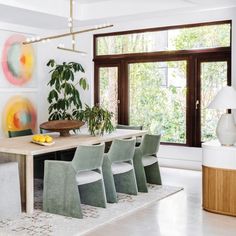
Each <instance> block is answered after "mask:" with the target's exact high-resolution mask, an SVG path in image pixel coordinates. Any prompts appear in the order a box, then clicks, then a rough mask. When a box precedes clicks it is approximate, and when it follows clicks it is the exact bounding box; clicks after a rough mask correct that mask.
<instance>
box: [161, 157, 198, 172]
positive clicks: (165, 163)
mask: <svg viewBox="0 0 236 236" xmlns="http://www.w3.org/2000/svg"><path fill="white" fill-rule="evenodd" d="M158 161H159V165H160V166H161V167H171V168H178V169H187V170H198V171H199V170H200V171H201V170H202V162H200V161H190V160H189V161H186V160H177V159H172V158H169V159H168V158H161V157H159V158H158Z"/></svg>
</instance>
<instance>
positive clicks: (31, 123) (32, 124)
mask: <svg viewBox="0 0 236 236" xmlns="http://www.w3.org/2000/svg"><path fill="white" fill-rule="evenodd" d="M0 100H1V107H0V113H1V117H0V122H1V130H0V136H5V137H7V136H8V131H9V130H10V131H18V130H24V129H32V130H33V132H37V93H35V92H25V93H24V92H21V93H14V92H11V93H1V95H0Z"/></svg>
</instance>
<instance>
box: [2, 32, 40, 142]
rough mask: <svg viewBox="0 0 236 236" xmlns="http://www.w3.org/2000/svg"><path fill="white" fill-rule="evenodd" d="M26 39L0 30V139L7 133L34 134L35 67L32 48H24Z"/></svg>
mask: <svg viewBox="0 0 236 236" xmlns="http://www.w3.org/2000/svg"><path fill="white" fill-rule="evenodd" d="M27 37H32V35H31V36H30V35H23V34H20V33H15V32H10V31H5V30H1V31H0V54H1V65H0V114H1V116H0V127H1V129H0V136H5V137H7V136H8V131H9V130H11V131H18V130H23V129H32V130H33V131H37V91H38V84H37V75H36V72H37V70H36V69H37V68H36V65H37V63H36V49H35V46H34V45H23V44H22V42H23V41H26V38H27Z"/></svg>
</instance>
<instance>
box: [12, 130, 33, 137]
mask: <svg viewBox="0 0 236 236" xmlns="http://www.w3.org/2000/svg"><path fill="white" fill-rule="evenodd" d="M32 134H33V132H32V129H25V130H18V131H8V136H9V138H14V137H20V136H27V135H32Z"/></svg>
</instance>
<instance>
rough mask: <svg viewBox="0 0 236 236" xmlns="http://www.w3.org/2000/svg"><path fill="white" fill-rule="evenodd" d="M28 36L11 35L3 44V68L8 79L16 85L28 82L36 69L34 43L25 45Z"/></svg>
mask: <svg viewBox="0 0 236 236" xmlns="http://www.w3.org/2000/svg"><path fill="white" fill-rule="evenodd" d="M25 40H26V37H25V36H23V35H19V34H13V35H11V36H10V37H9V38H8V39H7V40H6V41H5V44H4V46H3V51H2V69H3V72H4V75H5V77H6V79H7V80H8V81H9V82H10V83H11V84H13V85H15V86H23V85H24V84H26V83H28V82H29V81H30V80H31V79H32V77H33V73H34V70H35V52H34V48H33V46H32V45H23V44H22V42H23V41H25Z"/></svg>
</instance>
